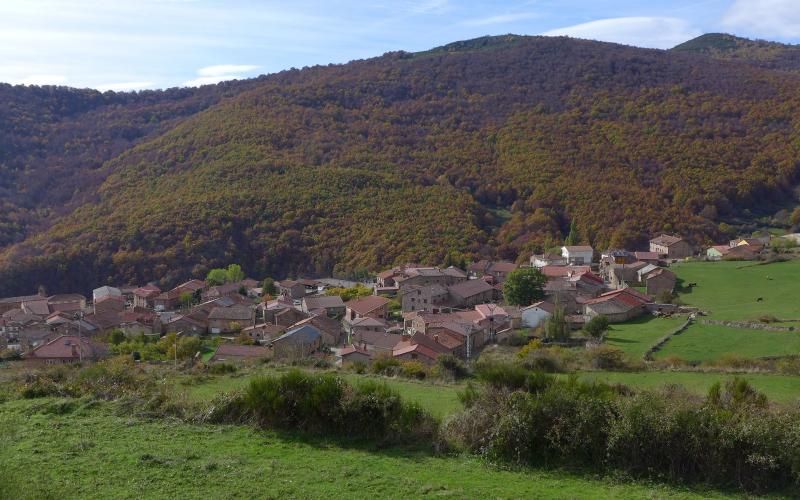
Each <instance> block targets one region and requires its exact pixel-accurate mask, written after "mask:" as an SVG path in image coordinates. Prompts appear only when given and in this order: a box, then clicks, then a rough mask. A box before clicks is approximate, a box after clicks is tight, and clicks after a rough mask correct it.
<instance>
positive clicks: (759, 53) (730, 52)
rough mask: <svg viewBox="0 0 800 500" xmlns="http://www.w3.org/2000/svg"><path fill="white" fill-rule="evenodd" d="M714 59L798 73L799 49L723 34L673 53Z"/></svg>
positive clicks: (711, 35)
mask: <svg viewBox="0 0 800 500" xmlns="http://www.w3.org/2000/svg"><path fill="white" fill-rule="evenodd" d="M672 50H673V51H675V52H694V53H697V54H702V55H706V56H710V57H713V58H715V59H723V60H729V61H743V62H747V63H749V64H753V65H756V66H760V67H763V68H769V69H782V70H787V71H795V72H799V71H800V46H798V45H788V44H784V43H778V42H769V41H766V40H748V39H747V38H741V37H738V36H733V35H728V34H725V33H707V34H705V35H700V36H699V37H697V38H693V39H692V40H689V41H687V42H684V43H682V44H680V45H678V46H676V47H674V48H673V49H672Z"/></svg>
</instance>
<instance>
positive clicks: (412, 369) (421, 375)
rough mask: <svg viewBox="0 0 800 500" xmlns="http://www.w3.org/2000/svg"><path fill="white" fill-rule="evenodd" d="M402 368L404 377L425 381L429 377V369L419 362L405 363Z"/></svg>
mask: <svg viewBox="0 0 800 500" xmlns="http://www.w3.org/2000/svg"><path fill="white" fill-rule="evenodd" d="M400 367H401V368H402V370H403V372H402V373H403V376H404V377H408V378H415V379H417V380H424V379H425V378H426V377H427V376H428V370H427V368H425V365H423V364H422V363H420V362H419V361H404V362H403V363H401V365H400Z"/></svg>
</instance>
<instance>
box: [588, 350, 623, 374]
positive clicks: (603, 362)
mask: <svg viewBox="0 0 800 500" xmlns="http://www.w3.org/2000/svg"><path fill="white" fill-rule="evenodd" d="M583 356H584V359H585V360H586V363H587V364H588V365H589V366H590V367H591V368H594V369H596V370H624V369H626V368H628V361H627V359H626V358H625V353H624V352H623V351H622V350H621V349H617V348H616V347H611V346H607V345H600V346H596V347H592V348H591V349H587V350H586V352H585V353H584V355H583Z"/></svg>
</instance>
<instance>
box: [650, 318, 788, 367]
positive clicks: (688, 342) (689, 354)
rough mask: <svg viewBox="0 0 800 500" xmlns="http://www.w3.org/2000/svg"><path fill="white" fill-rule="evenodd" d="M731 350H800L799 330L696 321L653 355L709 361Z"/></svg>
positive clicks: (751, 354) (749, 353)
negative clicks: (741, 326)
mask: <svg viewBox="0 0 800 500" xmlns="http://www.w3.org/2000/svg"><path fill="white" fill-rule="evenodd" d="M730 353H735V354H738V355H740V356H743V357H745V358H761V357H765V356H786V355H790V354H800V333H795V332H770V331H765V330H750V329H746V328H728V327H725V326H718V325H704V324H699V323H696V324H694V325H692V326H690V327H689V328H688V329H687V330H686V331H685V332H683V333H681V334H680V335H676V336H674V337H672V338H671V339H670V341H669V342H667V344H666V345H665V346H664V347H663V348H662V349H661V350H660V351H658V352H657V353H656V354H655V357H656V358H663V357H665V356H670V355H672V356H678V357H679V358H682V359H685V360H687V361H710V360H714V359H718V358H719V357H720V356H722V355H723V354H730Z"/></svg>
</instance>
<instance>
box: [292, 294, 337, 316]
mask: <svg viewBox="0 0 800 500" xmlns="http://www.w3.org/2000/svg"><path fill="white" fill-rule="evenodd" d="M300 309H301V310H302V311H303V312H304V313H306V314H311V313H312V312H314V311H320V310H324V311H325V314H327V315H328V317H329V318H342V317H344V313H345V309H346V307H345V305H344V301H342V298H341V297H339V296H338V295H315V296H313V297H303V299H302V301H301V302H300Z"/></svg>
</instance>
